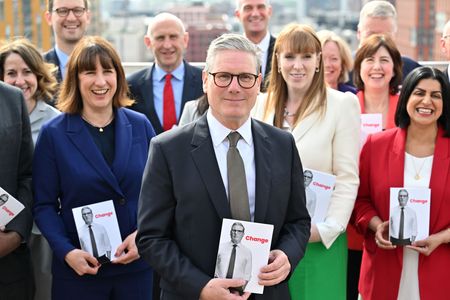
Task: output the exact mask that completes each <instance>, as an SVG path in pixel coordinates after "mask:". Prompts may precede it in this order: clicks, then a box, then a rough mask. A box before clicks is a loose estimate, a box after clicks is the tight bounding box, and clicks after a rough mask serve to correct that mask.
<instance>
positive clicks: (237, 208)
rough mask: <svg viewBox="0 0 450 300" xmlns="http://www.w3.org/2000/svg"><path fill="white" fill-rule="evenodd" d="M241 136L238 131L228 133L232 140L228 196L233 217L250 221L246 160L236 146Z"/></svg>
mask: <svg viewBox="0 0 450 300" xmlns="http://www.w3.org/2000/svg"><path fill="white" fill-rule="evenodd" d="M240 138H241V135H240V134H239V133H238V132H237V131H234V132H230V134H229V135H228V140H229V141H230V146H229V148H228V153H227V172H228V197H229V200H230V209H231V216H232V217H233V219H236V220H243V221H250V207H249V203H248V193H247V179H246V177H245V169H244V162H243V161H242V157H241V155H240V154H239V150H238V149H237V147H236V146H237V143H238V141H239V139H240Z"/></svg>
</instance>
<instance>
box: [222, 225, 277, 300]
mask: <svg viewBox="0 0 450 300" xmlns="http://www.w3.org/2000/svg"><path fill="white" fill-rule="evenodd" d="M272 234H273V225H271V224H262V223H254V222H245V221H239V220H233V219H223V222H222V231H221V233H220V243H219V250H218V252H217V260H216V270H215V272H214V277H216V278H236V279H245V280H246V281H247V283H246V284H245V286H243V287H240V288H236V290H237V291H239V292H251V293H254V294H262V293H263V291H264V286H262V285H259V284H258V275H259V272H260V269H261V268H262V267H264V266H265V265H267V263H268V261H269V253H270V245H271V244H272Z"/></svg>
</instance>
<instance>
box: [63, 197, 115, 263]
mask: <svg viewBox="0 0 450 300" xmlns="http://www.w3.org/2000/svg"><path fill="white" fill-rule="evenodd" d="M72 213H73V217H74V220H75V225H76V227H77V233H78V239H79V240H80V246H81V249H82V250H84V251H86V252H89V253H90V254H92V255H93V256H94V257H95V258H97V260H98V262H99V263H100V264H105V263H109V262H111V261H112V260H113V259H114V257H113V255H114V253H115V252H116V250H117V248H118V247H119V246H120V244H121V243H122V238H121V235H120V229H119V223H118V222H117V215H116V211H115V209H114V204H113V201H112V200H108V201H103V202H99V203H94V204H89V205H84V206H80V207H76V208H73V209H72Z"/></svg>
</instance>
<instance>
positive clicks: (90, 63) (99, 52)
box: [56, 36, 134, 114]
mask: <svg viewBox="0 0 450 300" xmlns="http://www.w3.org/2000/svg"><path fill="white" fill-rule="evenodd" d="M97 60H99V61H100V64H101V65H102V67H103V68H105V69H114V70H115V71H116V75H117V90H116V93H115V94H114V97H113V101H112V104H113V107H115V108H119V107H123V106H129V105H131V104H133V103H134V101H133V100H131V99H129V98H128V96H127V94H128V85H127V80H126V78H125V72H124V70H123V67H122V63H121V62H120V58H119V55H118V54H117V52H116V50H114V47H113V46H112V45H111V43H109V42H108V41H107V40H105V39H104V38H102V37H99V36H86V37H84V38H82V39H81V40H80V41H79V42H78V43H77V45H76V46H75V49H73V51H72V54H71V55H70V58H69V61H68V62H67V70H66V77H65V78H64V81H63V83H62V88H61V93H60V94H59V97H58V102H57V103H58V104H57V105H56V106H57V108H58V109H59V110H61V111H63V112H66V113H69V114H76V113H81V111H82V109H83V99H82V98H81V93H80V80H79V77H78V75H79V74H80V73H81V72H83V71H86V70H95V69H96V64H97Z"/></svg>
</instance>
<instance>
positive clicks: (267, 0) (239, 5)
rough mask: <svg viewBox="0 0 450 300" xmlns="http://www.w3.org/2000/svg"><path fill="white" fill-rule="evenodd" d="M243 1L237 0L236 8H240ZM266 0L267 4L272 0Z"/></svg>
mask: <svg viewBox="0 0 450 300" xmlns="http://www.w3.org/2000/svg"><path fill="white" fill-rule="evenodd" d="M241 1H242V0H236V9H237V10H239V9H241ZM264 2H266V4H267V5H268V6H269V5H270V0H265V1H264Z"/></svg>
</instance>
